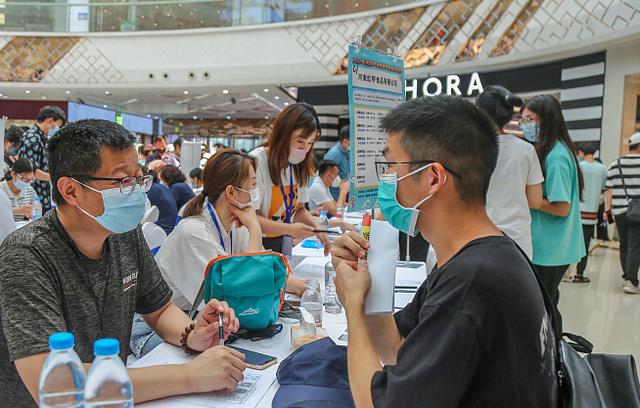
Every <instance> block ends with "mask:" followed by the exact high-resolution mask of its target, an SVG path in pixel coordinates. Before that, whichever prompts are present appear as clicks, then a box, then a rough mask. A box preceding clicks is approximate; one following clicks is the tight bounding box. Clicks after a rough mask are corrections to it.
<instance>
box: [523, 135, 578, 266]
mask: <svg viewBox="0 0 640 408" xmlns="http://www.w3.org/2000/svg"><path fill="white" fill-rule="evenodd" d="M544 167H545V170H546V178H545V181H544V183H542V195H543V197H544V198H545V199H547V200H548V201H549V202H552V203H557V202H565V203H569V204H570V205H571V209H570V210H569V215H567V216H566V217H558V216H555V215H551V214H549V213H546V212H542V211H539V210H531V237H532V241H533V263H534V264H535V265H541V266H562V265H570V264H572V263H576V262H578V261H580V259H582V257H583V256H584V255H585V249H584V237H583V235H582V224H581V222H580V192H579V189H580V187H579V183H578V166H577V165H576V162H575V159H574V157H573V154H572V153H571V152H570V151H569V149H568V148H567V147H566V146H565V145H564V144H563V143H561V142H557V143H556V145H555V146H554V147H553V149H551V151H550V152H549V154H548V155H547V158H546V159H545V162H544Z"/></svg>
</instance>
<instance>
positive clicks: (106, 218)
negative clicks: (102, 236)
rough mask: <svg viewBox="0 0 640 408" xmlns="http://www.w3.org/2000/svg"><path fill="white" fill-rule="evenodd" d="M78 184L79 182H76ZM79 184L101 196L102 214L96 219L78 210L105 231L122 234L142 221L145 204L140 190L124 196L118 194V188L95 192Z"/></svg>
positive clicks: (144, 197) (143, 194) (89, 187)
mask: <svg viewBox="0 0 640 408" xmlns="http://www.w3.org/2000/svg"><path fill="white" fill-rule="evenodd" d="M76 181H78V180H76ZM78 183H80V182H79V181H78ZM80 184H82V185H83V186H85V187H87V188H88V189H90V190H93V191H95V192H96V193H99V194H100V195H101V196H102V203H103V204H104V212H103V213H102V215H99V216H97V217H96V216H93V215H91V214H89V213H88V212H87V211H85V210H83V209H82V208H80V206H78V209H79V210H80V211H82V212H83V213H85V214H86V215H87V216H89V217H91V218H93V219H94V220H95V221H96V222H97V223H98V224H100V225H102V227H103V228H105V229H106V230H109V231H111V232H113V233H114V234H122V233H125V232H129V231H132V230H134V229H135V228H136V227H137V226H138V224H140V221H142V218H143V217H144V212H145V203H146V196H145V193H144V192H143V191H142V190H137V191H134V192H132V193H131V194H129V195H127V196H125V195H122V194H121V193H120V187H116V188H110V189H108V190H96V189H95V188H93V187H91V186H88V185H86V184H84V183H80Z"/></svg>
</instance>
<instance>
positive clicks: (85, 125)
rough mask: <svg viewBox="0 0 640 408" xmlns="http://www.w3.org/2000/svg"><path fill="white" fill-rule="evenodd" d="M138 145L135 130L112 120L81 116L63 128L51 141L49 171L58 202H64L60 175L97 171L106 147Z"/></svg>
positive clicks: (119, 148) (54, 194)
mask: <svg viewBox="0 0 640 408" xmlns="http://www.w3.org/2000/svg"><path fill="white" fill-rule="evenodd" d="M135 145H136V138H135V136H134V135H133V134H131V133H130V132H129V131H128V130H127V129H125V128H124V127H123V126H120V125H118V124H116V123H114V122H110V121H108V120H102V119H86V120H79V121H77V122H73V123H70V124H69V125H68V126H65V127H63V128H62V129H60V131H59V132H58V133H56V135H55V136H53V137H52V138H51V139H50V140H49V145H48V146H49V173H50V174H51V184H52V185H53V199H54V200H55V202H56V203H57V204H58V205H60V204H64V199H63V198H62V196H61V195H60V192H59V191H58V187H57V184H58V180H59V179H60V177H65V176H72V175H84V176H91V175H94V174H95V173H96V171H98V168H100V165H101V162H100V151H101V149H102V148H103V147H108V148H110V149H115V150H124V149H128V148H131V147H135ZM80 181H83V180H82V179H80Z"/></svg>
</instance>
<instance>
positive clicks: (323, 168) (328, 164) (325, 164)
mask: <svg viewBox="0 0 640 408" xmlns="http://www.w3.org/2000/svg"><path fill="white" fill-rule="evenodd" d="M334 167H338V164H337V163H336V162H333V161H331V160H323V161H321V162H320V164H319V165H318V175H320V176H324V175H325V174H326V173H327V172H328V171H329V170H331V169H332V168H334Z"/></svg>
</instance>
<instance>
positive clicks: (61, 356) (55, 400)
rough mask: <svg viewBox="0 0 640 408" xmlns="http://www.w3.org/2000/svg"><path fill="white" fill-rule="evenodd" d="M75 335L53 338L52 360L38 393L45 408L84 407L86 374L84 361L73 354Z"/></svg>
mask: <svg viewBox="0 0 640 408" xmlns="http://www.w3.org/2000/svg"><path fill="white" fill-rule="evenodd" d="M73 346H74V338H73V334H71V333H66V332H61V333H55V334H52V335H51V336H50V337H49V349H51V351H50V352H49V357H47V360H46V361H45V362H44V366H43V367H42V372H41V373H40V381H39V383H38V394H39V399H40V407H41V408H61V407H65V408H75V407H78V408H80V407H82V406H83V405H82V404H83V401H84V384H85V380H86V377H85V374H84V368H83V367H82V361H80V358H79V357H78V355H77V354H76V352H75V351H73Z"/></svg>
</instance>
